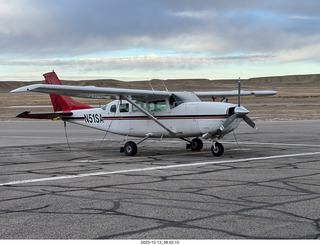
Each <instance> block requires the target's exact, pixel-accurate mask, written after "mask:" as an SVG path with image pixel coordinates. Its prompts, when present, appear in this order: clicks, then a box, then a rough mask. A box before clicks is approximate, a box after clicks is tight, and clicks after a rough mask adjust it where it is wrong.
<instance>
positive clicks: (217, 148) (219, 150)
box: [211, 141, 224, 157]
mask: <svg viewBox="0 0 320 245" xmlns="http://www.w3.org/2000/svg"><path fill="white" fill-rule="evenodd" d="M211 153H212V155H214V156H215V157H220V156H222V155H223V153H224V147H223V145H222V144H221V143H219V142H216V141H214V142H213V144H212V146H211Z"/></svg>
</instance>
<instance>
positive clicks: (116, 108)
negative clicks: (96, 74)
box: [64, 100, 241, 138]
mask: <svg viewBox="0 0 320 245" xmlns="http://www.w3.org/2000/svg"><path fill="white" fill-rule="evenodd" d="M235 106H236V105H234V104H229V103H221V102H200V101H196V102H184V103H181V104H179V105H176V106H174V105H171V104H170V102H169V101H168V100H162V101H156V102H155V101H153V102H145V103H144V104H141V107H143V108H144V109H145V110H147V111H148V112H150V114H152V115H153V116H154V117H155V118H156V119H157V120H159V121H160V122H161V123H162V124H164V125H165V126H166V127H167V128H169V129H170V130H172V131H175V132H177V134H175V135H172V134H170V133H169V132H168V131H167V130H166V129H164V128H163V127H161V126H160V125H158V124H157V123H156V122H155V121H154V120H152V119H151V118H149V117H148V116H147V115H145V114H144V113H143V112H141V111H140V110H138V109H137V108H135V107H134V106H132V105H131V104H130V103H129V102H127V101H125V100H122V101H120V100H115V101H113V102H111V103H109V104H107V105H105V106H103V107H102V108H93V109H85V110H76V111H73V115H72V116H70V117H68V118H65V119H64V120H67V121H70V122H73V123H76V124H80V125H83V126H88V127H92V128H96V129H99V130H103V131H108V132H111V133H115V134H119V135H128V136H135V137H145V136H146V134H151V137H198V136H202V135H204V134H207V133H209V134H213V135H214V134H215V133H216V132H217V130H219V128H220V127H221V125H222V124H223V123H224V122H225V121H226V120H227V118H229V116H230V115H231V112H230V111H229V109H230V108H234V107H235ZM231 111H232V109H231ZM240 121H241V119H236V120H235V121H234V122H233V123H232V124H231V125H229V126H228V127H227V128H226V129H224V130H223V134H222V135H221V137H222V136H223V135H225V134H227V133H229V132H231V131H233V130H235V129H236V128H237V127H238V125H239V124H240ZM221 137H220V138H221Z"/></svg>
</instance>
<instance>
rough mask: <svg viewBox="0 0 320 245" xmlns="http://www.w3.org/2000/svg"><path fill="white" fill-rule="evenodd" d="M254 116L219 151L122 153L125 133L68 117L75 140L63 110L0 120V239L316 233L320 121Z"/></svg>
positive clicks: (165, 148) (169, 143)
mask: <svg viewBox="0 0 320 245" xmlns="http://www.w3.org/2000/svg"><path fill="white" fill-rule="evenodd" d="M257 124H258V130H253V129H251V128H249V127H248V126H247V125H246V124H244V123H242V124H241V125H240V127H239V128H238V129H237V130H236V134H235V136H236V138H237V140H238V143H239V145H238V144H237V143H236V142H235V138H234V135H233V134H230V135H227V136H226V137H225V139H223V140H221V141H220V142H221V143H222V144H224V146H225V154H224V155H223V156H222V157H213V156H212V155H211V151H210V147H211V143H210V142H208V141H204V150H203V151H202V152H191V151H190V150H186V149H185V142H183V141H181V140H178V139H172V140H171V139H162V140H160V139H159V140H147V141H145V142H143V143H142V144H141V145H139V146H138V147H139V149H138V154H137V155H136V156H135V157H125V156H124V155H123V153H120V152H119V148H120V146H122V145H123V144H124V143H125V140H126V139H125V137H122V136H116V135H111V134H107V135H105V133H104V132H102V131H97V130H93V129H90V128H84V127H80V126H76V125H72V124H67V135H68V141H69V146H70V149H69V147H68V144H67V142H66V137H65V131H64V127H63V123H62V122H61V121H12V122H0V156H1V157H0V193H1V196H0V239H138V240H145V239H147V240H157V239H165V240H168V242H169V241H170V242H171V244H175V243H174V240H177V239H178V240H180V239H200V240H202V239H210V240H211V239H319V236H320V206H319V204H320V160H319V159H320V134H319V132H320V121H291V122H258V123H257ZM104 137H105V139H104ZM103 139H104V140H103ZM128 140H134V139H133V138H129V139H128ZM167 244H170V243H167Z"/></svg>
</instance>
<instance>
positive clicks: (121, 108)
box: [119, 103, 129, 112]
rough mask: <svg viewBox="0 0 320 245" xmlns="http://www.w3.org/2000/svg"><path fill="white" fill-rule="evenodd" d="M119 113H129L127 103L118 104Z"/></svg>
mask: <svg viewBox="0 0 320 245" xmlns="http://www.w3.org/2000/svg"><path fill="white" fill-rule="evenodd" d="M119 111H120V112H129V104H128V103H124V104H120V106H119Z"/></svg>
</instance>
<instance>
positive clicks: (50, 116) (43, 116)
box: [16, 111, 73, 120]
mask: <svg viewBox="0 0 320 245" xmlns="http://www.w3.org/2000/svg"><path fill="white" fill-rule="evenodd" d="M72 114H73V113H72V112H54V113H34V114H32V113H30V111H25V112H22V113H20V114H19V115H18V116H16V117H19V118H31V119H52V120H53V119H55V118H58V117H63V116H72Z"/></svg>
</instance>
